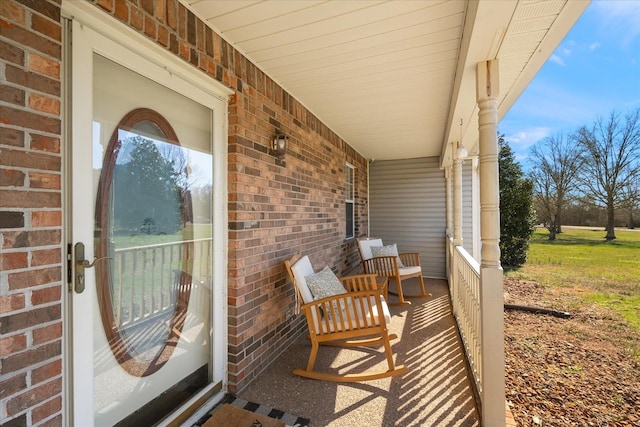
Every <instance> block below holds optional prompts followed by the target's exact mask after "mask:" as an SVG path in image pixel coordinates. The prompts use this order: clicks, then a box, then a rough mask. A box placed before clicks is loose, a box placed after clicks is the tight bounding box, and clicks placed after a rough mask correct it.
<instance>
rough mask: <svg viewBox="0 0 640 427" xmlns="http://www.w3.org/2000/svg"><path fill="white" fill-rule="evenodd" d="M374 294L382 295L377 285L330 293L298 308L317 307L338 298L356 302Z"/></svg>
mask: <svg viewBox="0 0 640 427" xmlns="http://www.w3.org/2000/svg"><path fill="white" fill-rule="evenodd" d="M376 295H380V296H381V295H382V294H381V292H380V289H379V288H377V287H376V288H375V289H372V290H364V291H356V292H345V293H344V294H337V295H332V296H330V297H326V298H321V299H316V300H313V301H311V302H306V303H303V304H302V305H300V309H301V310H305V308H310V307H319V306H322V305H326V304H330V303H332V302H333V301H336V302H338V301H339V300H340V299H343V300H351V302H357V301H358V300H361V299H366V298H370V297H375V296H376Z"/></svg>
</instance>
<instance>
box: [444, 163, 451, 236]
mask: <svg viewBox="0 0 640 427" xmlns="http://www.w3.org/2000/svg"><path fill="white" fill-rule="evenodd" d="M444 193H445V200H444V204H445V211H446V213H447V218H446V221H447V229H446V234H447V237H449V236H451V233H452V232H453V207H452V206H451V167H450V166H447V167H446V168H445V169H444Z"/></svg>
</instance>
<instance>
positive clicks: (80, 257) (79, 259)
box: [74, 242, 111, 294]
mask: <svg viewBox="0 0 640 427" xmlns="http://www.w3.org/2000/svg"><path fill="white" fill-rule="evenodd" d="M75 256H76V270H75V271H76V274H75V280H74V289H75V291H76V292H77V293H79V294H81V293H82V292H84V288H85V280H84V269H85V268H91V267H93V266H95V265H96V262H97V261H100V260H103V259H111V258H110V257H101V258H94V259H93V261H89V260H88V259H84V243H82V242H78V243H76V244H75Z"/></svg>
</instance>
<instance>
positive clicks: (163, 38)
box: [157, 25, 169, 47]
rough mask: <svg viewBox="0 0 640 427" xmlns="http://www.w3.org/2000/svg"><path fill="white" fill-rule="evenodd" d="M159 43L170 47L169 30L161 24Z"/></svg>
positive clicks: (159, 27)
mask: <svg viewBox="0 0 640 427" xmlns="http://www.w3.org/2000/svg"><path fill="white" fill-rule="evenodd" d="M157 41H158V43H160V44H161V45H162V46H164V47H169V30H167V28H166V27H163V26H161V25H159V26H158V37H157Z"/></svg>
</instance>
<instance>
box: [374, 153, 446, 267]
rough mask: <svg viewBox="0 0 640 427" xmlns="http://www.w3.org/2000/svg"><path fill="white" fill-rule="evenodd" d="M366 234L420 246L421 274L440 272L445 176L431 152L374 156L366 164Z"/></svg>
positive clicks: (405, 248)
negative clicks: (407, 156)
mask: <svg viewBox="0 0 640 427" xmlns="http://www.w3.org/2000/svg"><path fill="white" fill-rule="evenodd" d="M369 174H370V175H369V179H370V188H369V197H370V199H369V202H370V205H369V215H370V230H371V232H370V235H371V236H373V237H379V238H382V240H383V242H384V243H385V244H391V243H397V245H398V249H399V251H400V252H419V253H420V263H421V264H422V270H423V274H424V275H425V276H427V277H439V278H443V277H445V276H446V274H445V231H446V206H445V180H444V171H443V170H441V169H440V168H439V167H438V159H437V158H435V157H430V158H418V159H407V160H389V161H377V162H374V163H371V164H370V169H369Z"/></svg>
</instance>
